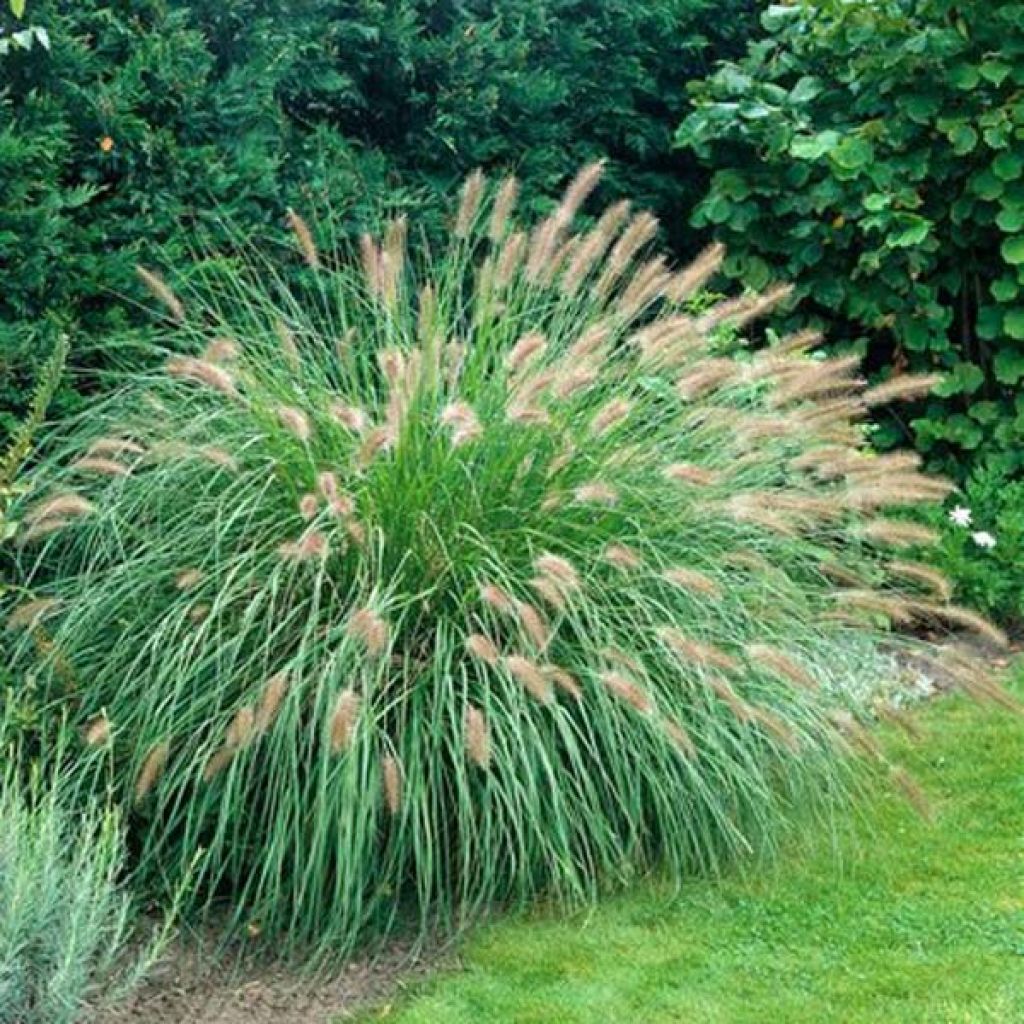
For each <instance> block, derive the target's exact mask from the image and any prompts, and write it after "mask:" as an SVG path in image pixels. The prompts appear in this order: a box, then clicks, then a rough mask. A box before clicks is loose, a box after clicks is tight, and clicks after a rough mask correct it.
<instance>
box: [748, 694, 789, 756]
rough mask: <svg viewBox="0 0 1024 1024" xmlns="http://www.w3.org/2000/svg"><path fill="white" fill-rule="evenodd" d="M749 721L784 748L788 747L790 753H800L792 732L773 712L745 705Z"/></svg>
mask: <svg viewBox="0 0 1024 1024" xmlns="http://www.w3.org/2000/svg"><path fill="white" fill-rule="evenodd" d="M747 710H748V713H749V716H750V717H749V721H751V722H753V723H755V724H757V725H759V726H761V728H762V729H764V731H765V732H766V733H768V735H769V736H772V737H774V738H775V739H777V740H778V741H779V742H780V743H781V744H782V745H783V746H784V747H788V748H789V750H790V751H792V753H794V754H797V753H799V752H800V741H799V739H797V735H796V733H795V732H793V730H792V729H791V728H790V727H789V726H788V725H787V724H786V723H785V722H784V721H783V720H782V719H781V718H780V717H779V716H778V715H777V714H775V712H774V711H769V710H768V709H767V708H762V707H757V706H755V705H750V704H748V705H747Z"/></svg>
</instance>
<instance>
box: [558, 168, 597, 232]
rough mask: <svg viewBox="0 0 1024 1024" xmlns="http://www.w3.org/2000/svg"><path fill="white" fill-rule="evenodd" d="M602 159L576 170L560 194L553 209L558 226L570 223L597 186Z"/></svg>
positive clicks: (562, 226) (566, 225)
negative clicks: (559, 200)
mask: <svg viewBox="0 0 1024 1024" xmlns="http://www.w3.org/2000/svg"><path fill="white" fill-rule="evenodd" d="M604 164H605V162H604V160H595V161H594V162H593V163H589V164H586V165H585V166H584V167H581V168H580V169H579V171H577V172H576V176H575V177H574V178H573V179H572V181H570V182H569V185H568V186H567V188H566V190H565V192H564V193H563V195H562V201H561V202H560V203H559V204H558V207H557V209H556V210H555V215H554V216H555V221H556V223H557V224H558V226H559V228H561V229H562V230H564V229H565V228H566V227H568V225H569V224H571V223H572V221H573V219H574V218H575V217H576V214H577V213H579V211H580V208H581V207H582V206H583V204H584V203H585V202H586V201H587V197H588V196H589V195H590V194H591V192H593V191H594V189H595V188H597V185H598V183H599V182H600V180H601V175H602V174H604Z"/></svg>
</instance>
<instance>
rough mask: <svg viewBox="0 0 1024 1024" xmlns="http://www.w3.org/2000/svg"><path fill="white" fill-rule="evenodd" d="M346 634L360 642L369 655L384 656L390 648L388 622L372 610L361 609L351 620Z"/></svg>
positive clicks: (346, 628) (347, 625) (346, 627)
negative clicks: (388, 647)
mask: <svg viewBox="0 0 1024 1024" xmlns="http://www.w3.org/2000/svg"><path fill="white" fill-rule="evenodd" d="M345 632H347V633H348V635H349V636H350V637H352V638H353V639H355V640H360V641H361V642H362V643H363V644H364V646H365V647H366V650H367V652H368V653H369V654H373V655H377V654H382V653H383V652H384V651H385V649H386V648H387V646H388V641H389V639H390V633H391V631H390V629H389V628H388V624H387V622H385V621H384V619H382V618H381V616H380V615H378V614H377V613H376V612H375V611H374V610H373V609H372V608H360V609H359V610H358V611H356V612H354V613H353V614H352V616H351V618H349V620H348V623H347V624H346V626H345Z"/></svg>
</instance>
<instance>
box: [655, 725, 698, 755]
mask: <svg viewBox="0 0 1024 1024" xmlns="http://www.w3.org/2000/svg"><path fill="white" fill-rule="evenodd" d="M661 727H662V728H663V729H664V730H665V735H666V736H668V738H669V739H670V740H671V741H672V742H673V744H675V746H676V747H677V748H678V749H679V752H680V753H681V754H682V755H683V757H685V758H686V759H687V760H689V761H696V760H697V757H698V756H699V751H698V750H697V744H696V743H694V742H693V737H692V736H691V735H690V733H689V732H688V731H687V730H686V729H685V728H684V727H683V726H681V725H680V724H679V723H678V722H672V721H669V720H667V719H666V720H665V721H664V722H662V723H661Z"/></svg>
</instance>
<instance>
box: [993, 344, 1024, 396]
mask: <svg viewBox="0 0 1024 1024" xmlns="http://www.w3.org/2000/svg"><path fill="white" fill-rule="evenodd" d="M992 367H993V369H994V371H995V375H996V380H997V381H999V383H1000V384H1009V385H1010V386H1011V387H1012V386H1013V385H1014V384H1016V383H1017V381H1019V380H1020V379H1021V377H1024V351H1021V350H1020V349H1014V348H1004V349H1002V350H1001V351H1000V352H998V353H997V354H996V357H995V359H994V360H993V363H992Z"/></svg>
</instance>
